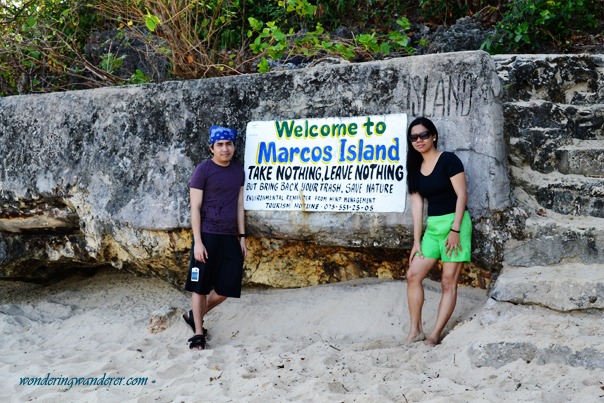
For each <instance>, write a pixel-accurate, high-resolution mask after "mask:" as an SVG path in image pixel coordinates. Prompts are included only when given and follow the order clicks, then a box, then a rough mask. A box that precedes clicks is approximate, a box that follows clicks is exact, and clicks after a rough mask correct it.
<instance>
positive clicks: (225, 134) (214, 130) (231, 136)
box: [210, 126, 237, 145]
mask: <svg viewBox="0 0 604 403" xmlns="http://www.w3.org/2000/svg"><path fill="white" fill-rule="evenodd" d="M235 137H237V131H236V130H233V129H229V128H228V127H222V126H212V127H210V145H212V144H214V143H215V142H217V141H220V140H230V141H232V142H233V143H234V142H235Z"/></svg>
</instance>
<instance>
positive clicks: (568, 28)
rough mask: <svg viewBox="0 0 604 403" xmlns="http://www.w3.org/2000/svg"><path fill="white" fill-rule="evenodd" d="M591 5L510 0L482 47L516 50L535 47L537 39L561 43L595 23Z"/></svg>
mask: <svg viewBox="0 0 604 403" xmlns="http://www.w3.org/2000/svg"><path fill="white" fill-rule="evenodd" d="M594 9H595V8H594V4H593V3H592V2H590V1H585V0H513V1H511V2H510V3H509V4H508V7H507V8H506V10H505V12H504V14H503V18H502V19H501V21H499V23H498V24H497V26H496V32H495V34H494V35H493V36H492V37H490V38H488V39H487V40H486V41H485V43H483V45H482V49H485V50H487V51H488V52H490V53H500V52H518V51H523V50H527V49H538V47H539V44H540V43H552V42H553V43H554V44H561V43H563V42H564V41H566V40H568V38H569V36H570V35H571V34H573V33H582V32H588V31H589V30H592V29H594V28H596V27H597V26H598V19H597V18H596V16H595V15H594V13H593V12H594Z"/></svg>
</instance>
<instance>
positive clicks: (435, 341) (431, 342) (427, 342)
mask: <svg viewBox="0 0 604 403" xmlns="http://www.w3.org/2000/svg"><path fill="white" fill-rule="evenodd" d="M439 343H440V339H438V338H436V339H434V338H432V337H427V338H426V339H425V340H424V345H426V346H431V347H434V346H436V345H437V344H439Z"/></svg>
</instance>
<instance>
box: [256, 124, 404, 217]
mask: <svg viewBox="0 0 604 403" xmlns="http://www.w3.org/2000/svg"><path fill="white" fill-rule="evenodd" d="M406 129H407V115H406V114H393V115H382V116H358V117H350V118H337V117H334V118H323V119H300V120H283V121H280V120H271V121H258V122H250V123H248V125H247V134H246V143H245V173H246V184H245V196H244V201H245V209H246V210H300V211H335V212H363V211H366V212H402V211H404V210H405V200H406V192H407V186H406V183H407V182H406V181H407V173H406V168H405V160H406V157H407V141H406Z"/></svg>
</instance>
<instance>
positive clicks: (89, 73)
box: [0, 0, 604, 96]
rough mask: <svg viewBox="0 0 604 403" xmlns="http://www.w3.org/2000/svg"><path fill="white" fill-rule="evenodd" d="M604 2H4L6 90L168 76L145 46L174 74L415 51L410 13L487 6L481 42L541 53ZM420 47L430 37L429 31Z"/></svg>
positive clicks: (0, 64) (595, 14)
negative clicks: (139, 65) (488, 29)
mask: <svg viewBox="0 0 604 403" xmlns="http://www.w3.org/2000/svg"><path fill="white" fill-rule="evenodd" d="M603 4H604V3H602V1H596V2H593V1H588V0H565V1H562V0H506V1H505V2H504V1H501V0H452V1H441V0H418V1H411V0H400V1H387V0H321V1H318V0H317V1H312V0H35V1H31V0H30V1H2V0H0V96H4V95H12V94H17V93H20V94H24V93H32V92H45V91H60V90H67V89H80V88H93V87H100V86H107V85H116V84H123V83H133V84H140V83H146V82H150V81H151V80H152V79H151V77H156V78H155V79H157V77H165V76H166V71H162V72H161V73H162V74H161V75H158V74H156V73H157V71H151V72H149V71H147V67H145V69H144V72H143V70H141V69H136V67H134V63H130V62H132V61H131V60H128V59H127V57H128V56H125V55H126V54H132V52H129V53H125V52H124V48H127V47H130V48H132V49H130V50H131V51H136V52H138V54H139V56H137V57H140V58H142V59H143V62H144V63H145V66H153V65H154V63H157V60H158V59H161V60H162V62H165V61H167V62H168V64H169V67H168V68H169V70H170V71H169V74H168V76H167V78H171V79H173V78H177V79H190V78H204V77H215V76H225V75H232V74H244V73H250V72H267V71H270V70H271V68H273V67H272V66H278V65H279V64H280V63H281V64H283V63H287V62H288V61H290V60H292V59H293V58H294V57H299V56H303V57H304V58H306V60H308V61H311V60H320V59H321V58H323V57H327V56H335V57H340V58H344V59H347V60H354V61H366V60H375V59H383V58H386V57H395V56H406V55H410V54H413V53H414V48H413V47H412V45H411V40H410V36H411V35H412V34H413V27H412V26H411V23H410V20H409V19H411V20H412V21H414V22H419V23H426V24H428V25H429V24H432V23H438V24H443V23H444V24H449V23H453V22H454V21H455V20H457V19H458V18H460V17H464V16H467V15H473V14H475V13H477V12H478V11H481V10H483V9H484V8H485V7H487V6H489V10H491V12H490V14H488V15H489V16H490V17H497V16H500V20H499V22H498V23H497V25H496V33H495V34H494V35H493V36H492V37H490V38H488V39H487V41H486V42H485V43H484V44H483V46H482V48H483V49H485V50H487V51H489V52H491V53H497V52H518V51H528V52H531V51H534V50H539V45H540V44H541V43H544V44H548V45H549V46H552V45H554V46H557V48H558V49H563V48H564V45H565V41H567V40H568V39H569V38H572V36H573V35H576V34H580V33H591V34H595V37H596V38H597V35H598V34H600V32H599V31H601V28H599V27H598V24H599V23H601V21H602V19H603V18H604V16H603V14H602V5H603ZM496 12H500V14H496ZM481 14H483V15H484V14H485V13H484V12H483V13H481ZM493 23H495V21H493ZM340 28H345V29H340ZM93 33H96V34H93ZM415 45H417V43H416V44H415ZM419 46H425V40H424V39H423V38H420V39H419ZM162 66H164V64H162ZM151 68H153V67H151ZM162 68H163V67H162ZM127 69H131V70H133V69H136V70H135V71H131V70H130V71H128V70H127ZM147 74H149V76H147Z"/></svg>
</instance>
